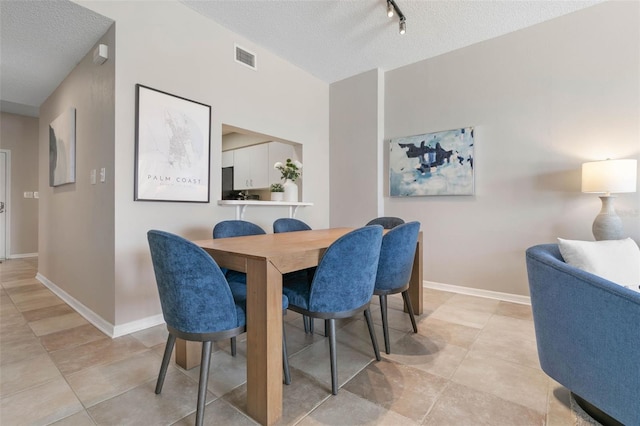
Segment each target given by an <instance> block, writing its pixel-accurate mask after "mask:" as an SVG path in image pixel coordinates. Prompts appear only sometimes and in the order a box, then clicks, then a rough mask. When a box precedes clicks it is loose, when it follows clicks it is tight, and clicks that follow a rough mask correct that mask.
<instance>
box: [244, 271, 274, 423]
mask: <svg viewBox="0 0 640 426" xmlns="http://www.w3.org/2000/svg"><path fill="white" fill-rule="evenodd" d="M247 413H248V414H249V415H250V416H251V417H253V418H254V419H255V420H257V421H258V422H259V423H261V424H263V425H271V424H273V423H275V422H276V421H277V420H278V419H279V418H280V417H281V416H282V274H281V273H280V272H279V271H278V270H277V269H276V268H275V266H273V264H271V262H268V261H265V260H260V259H248V260H247Z"/></svg>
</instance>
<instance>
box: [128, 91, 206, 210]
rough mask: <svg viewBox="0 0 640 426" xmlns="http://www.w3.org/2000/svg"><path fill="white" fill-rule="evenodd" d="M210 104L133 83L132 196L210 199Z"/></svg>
mask: <svg viewBox="0 0 640 426" xmlns="http://www.w3.org/2000/svg"><path fill="white" fill-rule="evenodd" d="M210 129H211V107H210V106H209V105H205V104H202V103H199V102H195V101H191V100H189V99H185V98H182V97H180V96H176V95H172V94H169V93H165V92H162V91H160V90H156V89H152V88H150V87H146V86H143V85H141V84H136V153H135V155H136V159H135V185H134V198H133V199H134V200H135V201H179V202H192V203H208V202H209V177H210V168H209V165H210V157H209V152H210V148H211V136H210V134H211V132H210Z"/></svg>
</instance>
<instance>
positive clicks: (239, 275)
mask: <svg viewBox="0 0 640 426" xmlns="http://www.w3.org/2000/svg"><path fill="white" fill-rule="evenodd" d="M263 234H266V232H265V231H264V229H262V228H261V227H259V226H258V225H256V224H255V223H251V222H247V221H246V220H224V221H222V222H218V223H217V224H216V225H215V226H214V227H213V238H214V239H216V238H232V237H244V236H248V235H263ZM222 269H223V272H224V274H225V276H226V278H227V280H228V281H229V283H230V285H231V292H232V293H233V297H234V299H236V301H238V300H240V301H244V302H245V303H246V300H247V274H245V273H244V272H239V271H233V270H230V269H225V268H222ZM288 305H289V301H288V299H287V297H286V296H285V295H284V294H283V295H282V309H283V311H284V313H285V314H286V312H287V311H286V310H287V306H288ZM284 333H285V330H284V323H283V326H282V348H283V349H282V350H283V357H284V363H285V366H284V367H285V368H284V369H285V384H287V385H288V384H289V383H291V377H290V375H289V361H288V358H287V344H286V337H285V334H284ZM236 347H237V346H236V337H235V336H234V337H231V355H232V356H236V352H237V349H236Z"/></svg>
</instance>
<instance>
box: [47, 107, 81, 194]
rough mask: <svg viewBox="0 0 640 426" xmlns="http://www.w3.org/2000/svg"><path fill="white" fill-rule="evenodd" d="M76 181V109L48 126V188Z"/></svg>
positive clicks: (64, 113) (67, 111)
mask: <svg viewBox="0 0 640 426" xmlns="http://www.w3.org/2000/svg"><path fill="white" fill-rule="evenodd" d="M75 181H76V109H75V108H69V109H67V110H66V111H64V112H63V113H62V114H60V115H59V116H58V117H56V119H55V120H53V121H52V122H51V124H49V186H60V185H64V184H67V183H74V182H75Z"/></svg>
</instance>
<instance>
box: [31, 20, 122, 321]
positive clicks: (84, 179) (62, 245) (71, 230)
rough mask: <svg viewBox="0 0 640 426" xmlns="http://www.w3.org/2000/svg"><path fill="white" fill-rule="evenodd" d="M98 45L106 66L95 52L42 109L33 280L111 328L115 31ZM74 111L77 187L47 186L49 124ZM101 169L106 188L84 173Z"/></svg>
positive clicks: (52, 95)
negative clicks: (106, 49)
mask: <svg viewBox="0 0 640 426" xmlns="http://www.w3.org/2000/svg"><path fill="white" fill-rule="evenodd" d="M99 43H104V44H107V45H109V46H110V49H109V55H110V59H109V60H108V61H107V62H105V63H104V64H103V65H95V64H94V63H93V49H92V50H90V51H89V52H88V53H87V55H86V56H85V57H84V58H83V59H82V61H80V63H79V64H78V65H77V66H76V68H74V69H73V71H71V73H69V75H68V76H67V77H66V78H65V80H64V81H63V82H62V84H60V86H59V87H58V88H57V89H56V90H55V91H54V92H53V93H52V94H51V95H50V96H49V97H48V98H47V100H46V101H45V102H44V103H43V104H42V105H41V106H40V121H39V127H40V130H39V135H40V137H39V171H40V173H39V183H38V189H39V191H40V201H39V203H40V208H39V215H38V216H39V220H38V228H39V238H38V253H39V259H38V273H39V274H40V275H41V276H42V277H44V279H45V280H47V281H48V282H50V283H53V284H54V285H55V286H57V287H58V288H60V289H61V290H63V291H64V292H65V293H67V294H68V295H71V296H72V297H73V298H74V299H76V300H77V301H78V302H79V303H81V304H82V305H83V306H85V307H86V308H88V309H89V310H91V311H92V312H93V313H95V314H97V315H98V316H99V317H101V318H102V319H104V320H105V321H107V322H109V323H113V321H114V312H115V306H114V287H113V282H114V267H113V264H114V250H113V246H114V203H113V196H114V195H113V191H114V175H113V172H114V158H113V143H114V105H115V104H114V80H115V62H116V60H117V59H116V49H115V48H114V47H115V28H114V27H113V26H112V27H111V28H110V29H109V31H108V32H107V33H106V34H105V35H104V36H103V37H102V38H101V40H100V41H99ZM70 107H73V108H75V109H76V182H75V183H73V184H67V185H62V186H57V187H50V186H49V123H51V122H52V121H53V120H54V119H55V118H56V117H58V116H59V115H60V114H61V113H62V112H63V111H66V110H68V109H69V108H70ZM102 167H105V168H106V170H107V180H106V182H105V183H97V184H96V185H91V183H90V180H89V173H90V170H92V169H96V170H99V169H100V168H102Z"/></svg>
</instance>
